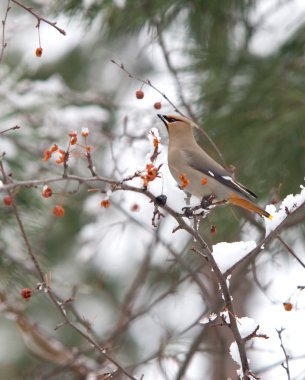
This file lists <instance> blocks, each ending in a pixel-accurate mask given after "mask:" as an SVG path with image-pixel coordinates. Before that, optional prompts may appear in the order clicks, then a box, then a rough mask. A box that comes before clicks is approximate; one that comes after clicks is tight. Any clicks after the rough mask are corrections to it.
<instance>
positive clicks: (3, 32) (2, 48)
mask: <svg viewBox="0 0 305 380" xmlns="http://www.w3.org/2000/svg"><path fill="white" fill-rule="evenodd" d="M10 1H11V0H8V2H7V7H6V12H5V15H4V19H3V20H2V40H1V50H0V63H1V61H2V59H3V55H4V50H5V48H6V46H7V43H6V42H5V25H6V20H7V16H8V13H9V11H10V9H11V7H10Z"/></svg>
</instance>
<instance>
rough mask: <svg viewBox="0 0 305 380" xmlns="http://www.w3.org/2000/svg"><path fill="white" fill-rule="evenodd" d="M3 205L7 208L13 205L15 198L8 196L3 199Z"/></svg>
mask: <svg viewBox="0 0 305 380" xmlns="http://www.w3.org/2000/svg"><path fill="white" fill-rule="evenodd" d="M3 203H4V204H5V206H10V205H11V204H12V203H13V198H12V197H11V196H10V195H7V196H5V197H4V198H3Z"/></svg>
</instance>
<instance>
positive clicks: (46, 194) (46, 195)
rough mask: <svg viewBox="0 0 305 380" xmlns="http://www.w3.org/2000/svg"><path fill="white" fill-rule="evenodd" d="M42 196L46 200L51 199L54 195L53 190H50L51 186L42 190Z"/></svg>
mask: <svg viewBox="0 0 305 380" xmlns="http://www.w3.org/2000/svg"><path fill="white" fill-rule="evenodd" d="M41 195H42V196H43V197H44V198H50V197H51V196H52V195H53V190H52V189H51V188H50V186H47V185H45V186H44V187H43V189H42V193H41Z"/></svg>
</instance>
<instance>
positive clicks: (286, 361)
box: [276, 328, 291, 380]
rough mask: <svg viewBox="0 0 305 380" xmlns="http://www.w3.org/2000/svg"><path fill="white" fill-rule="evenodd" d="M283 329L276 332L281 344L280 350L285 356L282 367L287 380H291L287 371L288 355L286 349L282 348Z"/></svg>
mask: <svg viewBox="0 0 305 380" xmlns="http://www.w3.org/2000/svg"><path fill="white" fill-rule="evenodd" d="M284 330H285V329H284V328H281V329H280V330H276V332H277V334H278V336H279V340H280V342H281V349H282V351H283V353H284V356H285V363H282V367H283V368H284V369H285V371H286V374H287V379H288V380H291V377H290V370H289V359H290V358H289V355H288V353H287V351H286V348H285V346H284V343H283V337H282V333H283V331H284Z"/></svg>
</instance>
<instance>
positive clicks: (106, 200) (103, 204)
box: [101, 199, 110, 208]
mask: <svg viewBox="0 0 305 380" xmlns="http://www.w3.org/2000/svg"><path fill="white" fill-rule="evenodd" d="M101 206H102V207H104V208H108V207H109V206H110V201H109V199H103V200H102V201H101Z"/></svg>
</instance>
